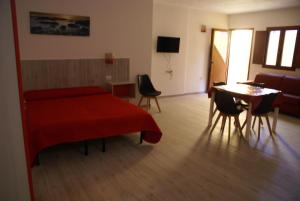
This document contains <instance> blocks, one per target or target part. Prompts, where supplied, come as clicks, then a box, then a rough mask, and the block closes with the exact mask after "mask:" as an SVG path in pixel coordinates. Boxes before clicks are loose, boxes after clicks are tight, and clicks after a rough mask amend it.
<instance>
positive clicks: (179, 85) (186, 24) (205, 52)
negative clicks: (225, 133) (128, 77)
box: [151, 3, 227, 95]
mask: <svg viewBox="0 0 300 201" xmlns="http://www.w3.org/2000/svg"><path fill="white" fill-rule="evenodd" d="M202 24H205V25H206V26H207V32H206V33H201V32H200V26H201V25H202ZM211 28H227V16H226V15H225V14H218V13H212V12H206V11H202V10H197V9H191V8H187V7H181V6H176V5H169V4H161V3H155V4H154V9H153V38H152V44H153V46H152V47H153V48H152V68H151V78H152V81H153V82H154V84H155V87H156V88H157V89H158V90H161V91H162V93H163V95H176V94H184V93H194V92H204V91H205V90H206V84H207V70H208V57H209V45H210V37H211V35H210V34H211ZM159 35H160V36H174V37H180V52H179V53H178V54H177V53H176V54H175V53H172V54H166V53H157V52H156V41H157V36H159ZM168 55H171V69H172V70H173V76H172V77H171V76H170V75H169V74H167V73H166V72H165V71H166V70H168V67H167V65H168V61H167V59H168Z"/></svg>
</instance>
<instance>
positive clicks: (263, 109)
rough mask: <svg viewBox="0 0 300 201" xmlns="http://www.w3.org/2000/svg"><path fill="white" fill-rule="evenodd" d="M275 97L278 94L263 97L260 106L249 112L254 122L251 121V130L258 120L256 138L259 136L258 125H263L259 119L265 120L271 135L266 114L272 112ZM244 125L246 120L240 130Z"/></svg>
mask: <svg viewBox="0 0 300 201" xmlns="http://www.w3.org/2000/svg"><path fill="white" fill-rule="evenodd" d="M277 95H278V94H275V93H272V94H269V95H265V96H263V98H262V100H261V102H260V104H259V105H258V106H257V107H256V108H255V110H253V111H252V112H251V113H252V115H253V116H254V121H253V124H252V128H254V126H255V122H256V118H258V119H259V122H258V136H260V125H261V124H263V122H262V118H261V117H265V118H266V122H267V125H268V129H269V132H270V135H272V129H271V125H270V120H269V117H268V114H269V113H270V112H272V111H273V103H274V101H275V99H276V97H277ZM245 125H246V120H245V122H244V123H243V126H242V128H244V127H245Z"/></svg>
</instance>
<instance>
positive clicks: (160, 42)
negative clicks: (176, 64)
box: [156, 36, 180, 53]
mask: <svg viewBox="0 0 300 201" xmlns="http://www.w3.org/2000/svg"><path fill="white" fill-rule="evenodd" d="M179 44H180V38H177V37H167V36H158V38H157V47H156V51H157V52H169V53H178V52H179Z"/></svg>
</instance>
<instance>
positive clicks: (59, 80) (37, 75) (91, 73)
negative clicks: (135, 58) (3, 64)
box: [21, 58, 129, 91]
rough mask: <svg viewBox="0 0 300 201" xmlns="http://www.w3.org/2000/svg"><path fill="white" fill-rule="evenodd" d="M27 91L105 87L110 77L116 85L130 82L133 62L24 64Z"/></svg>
mask: <svg viewBox="0 0 300 201" xmlns="http://www.w3.org/2000/svg"><path fill="white" fill-rule="evenodd" d="M21 64H22V73H23V88H24V90H25V91H26V90H33V89H49V88H63V87H74V86H89V85H93V86H105V85H106V82H107V81H106V76H107V75H110V76H111V77H112V81H120V82H122V81H128V80H129V59H127V58H125V59H115V63H114V64H105V62H104V59H72V60H23V61H21Z"/></svg>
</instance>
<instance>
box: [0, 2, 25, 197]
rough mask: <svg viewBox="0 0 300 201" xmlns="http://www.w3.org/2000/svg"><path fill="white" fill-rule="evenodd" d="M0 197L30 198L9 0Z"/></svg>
mask: <svg viewBox="0 0 300 201" xmlns="http://www.w3.org/2000/svg"><path fill="white" fill-rule="evenodd" d="M0 27H2V28H1V32H0V50H1V51H0V91H1V98H0V161H1V165H0V200H1V201H2V200H3V201H29V200H30V197H29V187H28V181H27V172H26V164H25V154H24V143H23V133H22V125H21V114H20V104H19V96H18V82H17V73H16V62H15V53H14V51H15V49H14V41H13V31H12V21H11V13H10V0H1V1H0Z"/></svg>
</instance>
